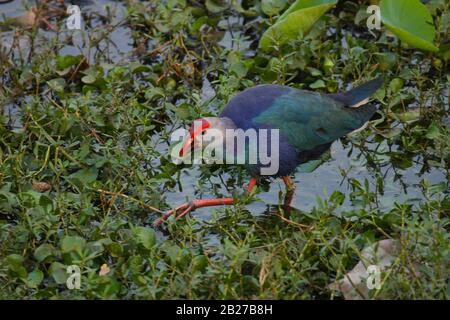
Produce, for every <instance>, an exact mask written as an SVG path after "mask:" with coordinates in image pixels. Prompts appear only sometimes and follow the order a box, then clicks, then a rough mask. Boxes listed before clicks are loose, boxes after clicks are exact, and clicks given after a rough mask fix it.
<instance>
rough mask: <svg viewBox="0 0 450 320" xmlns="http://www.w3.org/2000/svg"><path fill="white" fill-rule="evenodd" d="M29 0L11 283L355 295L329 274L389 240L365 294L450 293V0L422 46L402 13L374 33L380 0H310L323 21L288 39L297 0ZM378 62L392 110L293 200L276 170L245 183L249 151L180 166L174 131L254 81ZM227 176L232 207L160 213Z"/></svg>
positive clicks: (13, 191)
mask: <svg viewBox="0 0 450 320" xmlns="http://www.w3.org/2000/svg"><path fill="white" fill-rule="evenodd" d="M385 1H386V2H389V1H388V0H385ZM13 2H14V3H7V4H0V13H2V14H3V15H4V16H3V17H1V18H0V21H3V22H0V30H1V31H0V298H3V299H4V298H14V299H19V298H28V299H42V298H45V299H54V298H56V299H64V298H69V299H79V298H88V299H92V298H121V299H173V298H189V299H200V298H207V299H212V298H215V299H223V298H234V299H250V298H251V299H253V298H255V299H341V298H343V293H342V292H341V291H340V290H335V289H336V288H334V289H333V288H332V287H333V286H330V285H331V284H332V283H334V282H335V281H337V280H340V279H343V278H344V275H345V274H346V273H348V272H349V271H350V270H351V269H352V268H353V267H354V266H355V265H356V264H357V263H358V262H359V261H360V260H361V255H362V251H363V250H364V248H367V247H369V246H371V245H373V244H375V243H377V242H378V241H380V240H383V239H392V240H395V241H396V243H397V247H398V248H397V250H395V255H394V256H393V257H392V259H391V260H392V263H391V264H390V265H389V266H388V267H387V268H386V269H385V270H383V272H382V274H381V287H380V288H379V289H373V290H370V291H369V292H368V296H366V295H365V294H363V293H360V294H361V295H363V296H364V297H368V298H374V299H376V298H388V299H404V298H409V299H448V298H449V296H450V281H449V276H450V272H449V271H450V236H449V228H450V226H449V223H450V220H449V218H450V216H449V212H450V198H449V182H448V181H449V170H448V168H449V160H450V158H449V152H450V144H449V123H450V122H449V95H448V90H449V82H450V76H449V73H448V70H449V69H448V56H449V52H448V50H449V43H448V34H449V31H450V30H449V29H450V23H449V18H450V14H449V4H448V2H447V1H445V0H442V1H439V0H432V1H424V2H425V3H426V9H427V10H428V12H429V14H430V15H431V18H432V24H433V25H432V27H433V28H434V30H432V31H434V32H435V36H434V39H431V42H430V41H428V40H430V39H429V33H428V34H426V35H423V34H422V35H423V37H422V42H421V44H419V45H417V44H414V38H415V37H420V36H421V34H420V32H419V34H417V32H415V31H414V30H412V31H411V32H410V33H409V34H405V31H404V30H403V29H404V28H406V29H405V30H407V28H408V24H406V25H405V24H397V25H393V26H392V25H389V23H391V24H392V23H395V22H396V21H395V20H392V19H395V15H394V14H392V16H389V17H387V18H388V20H385V21H383V22H385V23H386V24H388V25H387V26H386V25H384V24H383V22H382V25H381V30H372V31H369V30H368V28H367V26H366V20H367V17H368V14H367V11H366V9H367V6H368V5H370V4H371V3H377V1H363V0H361V1H345V0H340V1H305V2H308V3H309V4H310V6H313V4H317V3H319V2H320V3H321V6H323V8H322V10H321V11H320V14H317V17H316V18H317V19H315V20H314V21H310V22H312V23H313V24H311V27H310V28H306V27H307V26H306V25H303V27H305V32H302V33H301V34H298V35H297V34H295V35H291V36H289V37H282V39H277V38H276V37H272V36H270V33H272V31H269V32H267V30H276V32H275V34H280V32H283V30H284V29H285V28H288V27H286V26H285V25H284V24H285V23H288V22H289V21H290V20H286V19H289V15H288V17H286V18H284V19H281V18H280V16H281V17H283V15H284V14H283V12H286V9H287V8H288V7H289V5H290V4H292V3H294V1H288V0H277V1H267V0H261V1H259V0H243V1H225V0H206V1H195V0H192V1H190V0H166V1H151V2H145V3H144V2H140V1H132V0H129V1H124V2H113V1H95V2H93V1H92V2H90V1H73V2H74V3H78V5H79V6H80V8H81V12H82V16H83V22H84V30H83V31H74V30H67V29H66V27H65V19H66V18H67V17H66V16H65V12H66V10H65V5H64V4H63V1H48V2H46V1H38V3H39V7H37V8H32V5H35V2H34V1H30V4H29V6H28V7H21V6H22V5H21V4H20V1H13ZM297 2H298V3H301V2H302V1H297ZM297 2H295V3H297ZM399 2H400V1H399ZM411 2H414V1H411ZM329 4H332V5H329ZM387 5H388V4H385V6H387ZM19 7H20V9H17V8H19ZM294 7H295V4H294ZM291 8H292V7H291ZM294 9H295V8H294ZM297 9H298V8H297ZM288 10H293V9H288ZM301 10H302V9H300V11H301ZM33 12H34V13H35V15H33V14H32V13H33ZM291 14H292V13H291ZM17 16H20V17H21V19H19V20H17V19H15V18H14V17H17ZM300 16H301V14H300ZM309 17H310V16H309ZM295 19H300V18H295ZM295 19H294V20H293V21H295V22H296V20H295ZM44 20H45V21H44ZM18 21H20V23H18ZM286 21H288V22H286ZM392 21H394V22H392ZM397 22H398V21H397ZM303 27H302V28H303ZM387 28H389V29H387ZM402 28H403V29H402ZM288 29H289V28H288ZM307 29H308V30H307ZM289 30H290V29H289ZM389 30H391V31H389ZM398 30H400V31H398ZM391 32H392V33H391ZM263 35H264V39H266V40H263V38H262V36H263ZM395 35H397V36H395ZM427 37H428V40H427V41H425V40H423V39H424V38H427ZM411 39H412V40H411ZM408 41H409V42H411V41H412V42H411V43H408ZM433 47H436V48H437V49H438V50H434V49H433ZM414 48H418V49H414ZM427 48H431V49H430V50H427ZM378 74H380V75H383V76H384V78H385V85H384V86H383V88H382V89H381V90H379V91H378V93H377V95H376V103H377V104H378V105H379V111H378V113H377V115H376V116H375V117H374V118H373V119H372V121H371V122H370V123H369V125H368V127H367V128H366V129H364V130H363V131H361V132H358V133H354V134H351V135H349V136H348V137H345V138H342V139H341V140H340V141H339V142H336V143H335V144H334V145H333V148H332V153H331V158H330V159H328V160H327V161H325V163H323V164H322V165H321V166H319V167H318V168H317V169H315V170H314V171H312V172H301V171H300V172H298V173H297V174H296V176H295V181H296V182H297V191H296V194H295V202H294V207H295V208H294V209H293V210H292V211H291V213H290V214H289V215H288V214H287V213H286V212H284V210H283V206H282V205H281V204H282V198H283V194H282V192H284V191H281V190H282V189H281V188H280V187H279V185H277V183H272V184H270V185H269V183H268V182H267V181H266V182H265V183H263V184H262V186H259V188H258V190H257V191H256V192H253V193H252V194H251V195H246V194H245V193H244V192H243V191H242V190H243V188H242V187H243V186H244V184H245V183H246V181H247V179H248V176H247V174H246V173H245V171H244V170H242V169H241V168H240V167H226V166H206V165H205V166H190V167H187V166H177V165H175V164H173V163H172V162H171V159H170V154H169V149H170V144H169V137H170V134H171V132H172V131H173V130H174V129H176V128H178V127H181V126H184V125H186V124H187V123H189V122H191V121H192V120H193V119H196V118H199V117H201V116H208V115H215V114H217V112H218V111H220V110H221V108H223V106H224V105H225V104H226V103H227V101H228V100H229V99H230V98H231V97H232V96H233V95H234V94H236V93H237V92H239V91H241V90H243V89H245V88H247V87H251V86H254V85H256V84H260V83H278V84H286V85H289V86H292V87H297V88H304V89H309V90H316V91H320V92H324V93H333V92H337V91H345V90H346V89H348V88H349V87H350V85H351V84H357V83H363V82H364V81H366V80H367V79H368V78H371V77H374V76H375V75H378ZM308 171H311V170H308ZM229 192H231V193H233V195H234V197H236V199H238V198H239V199H240V200H241V202H240V203H239V204H236V205H235V206H234V207H231V208H226V207H220V208H207V209H202V210H198V211H196V212H194V213H193V214H192V215H191V216H190V217H186V219H184V220H180V221H173V220H171V221H169V222H168V223H166V224H164V225H163V226H162V227H161V228H154V227H153V226H152V223H153V222H154V221H155V220H156V219H157V218H158V217H159V216H160V215H161V212H160V210H161V211H165V210H167V209H170V207H174V206H176V205H178V204H180V203H182V202H184V201H185V200H186V198H189V199H193V198H194V197H200V196H201V197H203V198H207V197H212V196H219V195H220V196H221V195H224V194H227V193H229ZM72 265H76V266H78V267H79V268H80V271H81V279H80V280H81V281H80V288H79V289H76V288H75V289H69V288H68V287H67V286H66V281H67V278H68V276H69V274H68V273H67V272H66V271H67V267H68V266H72ZM356 297H358V292H357V294H356Z"/></svg>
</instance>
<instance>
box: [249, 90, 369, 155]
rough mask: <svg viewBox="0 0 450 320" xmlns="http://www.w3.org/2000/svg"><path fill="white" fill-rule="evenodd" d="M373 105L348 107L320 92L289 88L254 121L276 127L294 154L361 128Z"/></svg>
mask: <svg viewBox="0 0 450 320" xmlns="http://www.w3.org/2000/svg"><path fill="white" fill-rule="evenodd" d="M375 111H376V108H375V107H374V106H372V105H365V106H362V107H358V108H350V107H347V106H345V105H344V104H343V103H342V102H340V101H338V100H335V99H333V98H331V97H328V96H325V95H321V94H319V93H315V92H310V91H304V90H297V89H291V90H290V91H289V92H287V93H285V94H283V95H281V96H279V97H277V98H276V99H275V100H274V101H273V102H272V104H271V105H270V106H269V107H268V108H267V109H266V110H264V111H263V112H261V113H260V114H259V115H258V116H256V117H255V118H254V119H253V123H254V125H255V126H257V127H266V128H277V129H279V130H280V134H282V135H284V136H285V137H286V138H287V139H288V141H289V143H290V144H291V145H292V146H294V147H295V148H296V149H297V151H299V152H300V151H305V150H311V149H313V148H314V147H316V146H318V145H322V144H325V143H330V142H332V141H334V140H336V139H338V138H340V137H342V136H344V135H346V134H348V133H350V132H352V131H354V130H356V129H358V128H360V127H362V126H363V125H364V123H366V122H367V121H368V120H369V119H370V118H371V117H372V115H373V113H374V112H375Z"/></svg>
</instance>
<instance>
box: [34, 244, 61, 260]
mask: <svg viewBox="0 0 450 320" xmlns="http://www.w3.org/2000/svg"><path fill="white" fill-rule="evenodd" d="M55 251H56V250H55V247H53V246H52V245H51V244H49V243H44V244H42V245H40V246H39V247H37V248H36V250H34V257H35V258H36V260H37V261H39V262H42V261H44V260H45V259H46V258H47V257H49V256H52V255H54V254H55Z"/></svg>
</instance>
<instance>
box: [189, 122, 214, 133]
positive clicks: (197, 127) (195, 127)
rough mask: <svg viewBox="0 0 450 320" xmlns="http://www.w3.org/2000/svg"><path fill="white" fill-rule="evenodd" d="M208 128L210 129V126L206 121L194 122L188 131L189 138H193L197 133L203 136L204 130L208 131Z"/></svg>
mask: <svg viewBox="0 0 450 320" xmlns="http://www.w3.org/2000/svg"><path fill="white" fill-rule="evenodd" d="M209 127H211V124H210V123H209V122H208V121H207V120H205V119H198V120H195V121H194V123H193V124H192V126H191V128H190V129H189V134H190V135H191V138H195V136H196V135H197V134H199V133H201V134H202V135H203V134H204V132H205V131H206V129H208V128H209Z"/></svg>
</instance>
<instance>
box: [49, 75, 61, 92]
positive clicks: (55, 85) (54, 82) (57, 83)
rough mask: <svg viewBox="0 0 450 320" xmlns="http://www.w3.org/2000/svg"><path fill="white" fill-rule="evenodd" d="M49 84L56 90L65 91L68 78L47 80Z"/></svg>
mask: <svg viewBox="0 0 450 320" xmlns="http://www.w3.org/2000/svg"><path fill="white" fill-rule="evenodd" d="M47 84H48V86H49V87H50V89H52V90H53V91H55V92H63V91H64V88H65V87H66V80H64V79H63V78H56V79H52V80H49V81H47Z"/></svg>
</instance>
